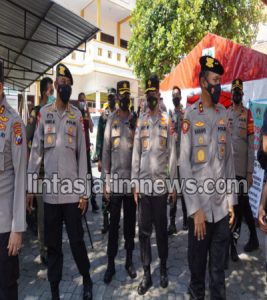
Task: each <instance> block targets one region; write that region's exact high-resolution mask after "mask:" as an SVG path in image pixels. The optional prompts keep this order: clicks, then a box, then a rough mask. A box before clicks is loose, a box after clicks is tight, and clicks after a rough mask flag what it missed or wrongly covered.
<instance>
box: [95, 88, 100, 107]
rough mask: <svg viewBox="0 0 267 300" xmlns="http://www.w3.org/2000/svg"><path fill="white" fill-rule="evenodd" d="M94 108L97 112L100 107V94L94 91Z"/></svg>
mask: <svg viewBox="0 0 267 300" xmlns="http://www.w3.org/2000/svg"><path fill="white" fill-rule="evenodd" d="M95 107H96V110H99V109H100V107H101V102H100V92H99V91H96V93H95Z"/></svg>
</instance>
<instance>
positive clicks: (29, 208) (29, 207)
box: [26, 194, 33, 213]
mask: <svg viewBox="0 0 267 300" xmlns="http://www.w3.org/2000/svg"><path fill="white" fill-rule="evenodd" d="M32 205H33V194H27V197H26V208H27V211H28V212H29V213H31V212H32V208H33V207H32Z"/></svg>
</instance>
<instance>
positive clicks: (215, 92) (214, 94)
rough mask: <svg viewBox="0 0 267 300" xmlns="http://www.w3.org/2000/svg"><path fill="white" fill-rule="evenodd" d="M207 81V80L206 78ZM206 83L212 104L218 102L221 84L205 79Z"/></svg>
mask: <svg viewBox="0 0 267 300" xmlns="http://www.w3.org/2000/svg"><path fill="white" fill-rule="evenodd" d="M206 81H207V80H206ZM207 83H208V87H207V88H206V89H207V91H208V93H209V94H210V96H211V100H212V102H213V103H214V104H217V103H218V102H219V99H220V95H221V84H220V83H218V84H215V85H213V84H211V83H209V82H208V81H207Z"/></svg>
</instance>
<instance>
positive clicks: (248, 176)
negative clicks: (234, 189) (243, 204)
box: [247, 173, 253, 188]
mask: <svg viewBox="0 0 267 300" xmlns="http://www.w3.org/2000/svg"><path fill="white" fill-rule="evenodd" d="M247 183H248V188H250V187H251V186H252V184H253V177H252V173H247Z"/></svg>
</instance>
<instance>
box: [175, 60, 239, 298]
mask: <svg viewBox="0 0 267 300" xmlns="http://www.w3.org/2000/svg"><path fill="white" fill-rule="evenodd" d="M200 64H201V72H200V75H199V80H200V87H201V96H200V100H199V101H197V102H196V103H195V104H193V105H192V106H191V107H188V108H187V109H186V111H185V116H184V120H183V126H182V135H181V136H182V137H181V145H182V147H181V153H180V168H181V178H182V179H185V181H188V180H190V181H192V180H195V181H194V182H190V185H191V184H192V185H193V186H194V187H196V188H197V189H196V190H195V189H194V188H193V192H192V190H191V191H190V189H191V187H189V186H188V185H187V182H185V189H184V190H183V193H184V197H185V202H186V207H187V214H188V216H189V218H188V227H189V233H188V261H189V269H190V272H191V279H190V285H189V293H190V296H191V299H203V300H204V298H205V272H206V264H207V257H208V255H209V278H210V297H211V299H226V295H225V274H224V260H225V257H226V253H227V249H228V243H229V237H230V231H229V222H230V224H232V223H233V220H234V209H233V205H234V204H235V198H234V193H233V192H231V193H227V194H226V193H222V192H221V191H216V190H213V189H212V188H214V189H215V184H216V183H217V180H218V179H228V178H230V179H234V178H235V172H234V167H233V166H234V161H233V155H232V145H231V135H230V132H229V129H228V128H227V123H228V119H227V114H226V109H225V108H224V107H223V106H222V105H221V104H218V101H219V97H220V93H221V85H220V81H221V76H222V75H223V73H224V69H223V66H222V65H221V63H220V62H219V61H218V60H217V59H215V58H213V57H210V56H202V57H201V59H200ZM207 180H209V181H210V180H214V181H212V182H211V184H208V183H209V181H207ZM211 185H212V186H211ZM187 186H188V187H187ZM229 214H230V218H229Z"/></svg>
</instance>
